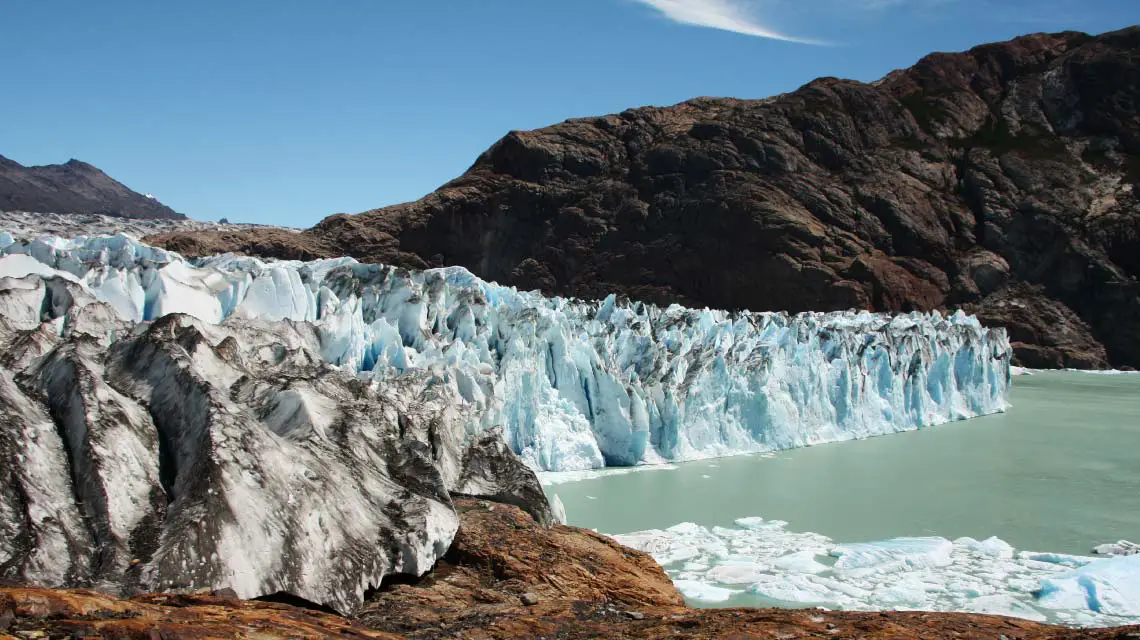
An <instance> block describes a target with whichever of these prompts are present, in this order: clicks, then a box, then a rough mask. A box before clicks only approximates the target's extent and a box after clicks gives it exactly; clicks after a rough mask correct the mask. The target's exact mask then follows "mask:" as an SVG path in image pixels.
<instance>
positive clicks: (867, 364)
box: [0, 234, 1010, 471]
mask: <svg viewBox="0 0 1140 640" xmlns="http://www.w3.org/2000/svg"><path fill="white" fill-rule="evenodd" d="M0 256H3V257H0V276H13V277H20V276H23V275H26V274H27V273H39V274H41V275H49V274H50V273H55V274H57V275H61V276H62V277H66V278H69V279H72V280H78V281H80V282H82V283H83V285H84V286H85V287H86V288H87V289H88V290H89V291H90V292H91V294H92V295H93V296H94V297H95V298H96V299H98V300H100V301H103V302H106V303H107V304H109V305H110V306H112V307H113V308H114V309H115V310H116V311H117V312H118V313H119V314H120V315H121V316H122V317H123V318H124V319H125V320H129V321H134V322H140V321H150V320H154V319H156V318H159V317H161V316H164V315H167V314H172V313H183V314H188V315H191V316H194V317H196V318H198V319H200V320H203V321H206V322H209V323H224V322H226V320H227V319H228V318H239V319H258V320H264V321H292V322H307V323H311V324H312V325H314V326H315V327H316V329H317V331H318V332H319V336H320V350H321V356H322V357H323V358H324V359H325V360H326V361H328V362H329V363H331V364H334V365H337V366H339V367H341V368H344V369H346V370H348V371H350V372H353V373H356V374H358V375H359V376H362V377H364V378H368V379H372V380H376V381H385V380H391V379H393V378H394V377H395V376H399V375H401V374H405V373H408V372H411V371H419V372H426V373H429V374H431V375H434V376H437V377H438V378H439V379H440V381H441V383H443V384H446V385H449V386H450V387H451V388H452V389H453V390H454V391H455V392H456V393H457V395H458V396H459V397H461V398H462V402H464V403H466V404H467V405H468V408H470V409H471V411H469V412H468V415H471V416H473V417H472V419H471V420H472V423H471V424H470V425H469V430H470V432H471V433H477V432H481V431H483V430H486V429H489V428H495V427H501V428H502V430H503V434H504V438H505V439H506V441H507V443H508V445H509V446H510V447H511V448H512V449H513V450H514V451H515V452H516V453H518V454H519V455H520V457H521V458H522V459H523V460H524V461H525V462H526V463H527V464H529V465H530V466H531V467H533V468H535V469H539V470H549V471H574V470H586V469H595V468H600V467H604V466H632V465H639V464H647V463H649V464H653V463H662V462H667V461H680V460H692V459H700V458H709V457H715V456H724V455H732V454H740V453H754V452H761V451H772V450H778V449H787V448H792V447H800V446H806V445H813V444H819V443H824V442H832V441H837V440H848V439H854V438H863V437H868V436H874V435H880V434H886V433H893V432H898V431H905V430H911V429H917V428H920V427H925V426H930V425H936V424H940V423H944V422H948V421H952V420H959V419H963V418H970V417H974V416H979V415H984V414H989V413H994V412H999V411H1003V410H1004V409H1005V408H1006V406H1007V403H1006V399H1005V397H1006V391H1007V389H1008V386H1009V379H1010V378H1009V376H1010V367H1009V343H1008V340H1007V338H1006V335H1005V332H1004V330H995V329H984V328H983V327H982V326H981V325H980V324H979V323H978V321H977V320H976V319H975V318H973V317H971V316H967V315H965V314H963V313H960V312H959V313H955V314H953V315H950V316H947V317H944V316H942V315H940V314H938V313H930V314H921V313H912V314H908V315H902V316H897V317H891V316H887V315H881V314H872V313H868V312H837V313H804V314H799V315H787V314H782V313H749V312H740V313H728V312H723V311H711V310H707V309H706V310H695V309H687V308H683V307H680V306H676V305H674V306H670V307H668V308H659V307H655V306H651V305H646V304H640V303H627V302H621V301H618V300H617V299H615V298H614V297H612V296H611V297H609V298H607V299H606V300H604V301H601V302H581V301H577V300H571V299H563V298H548V297H544V296H542V295H540V294H538V293H536V292H521V291H518V290H516V289H514V288H508V287H503V286H499V285H496V284H493V283H488V282H484V281H482V280H480V279H478V278H476V277H475V276H474V275H472V274H471V273H470V272H468V271H467V270H465V269H462V268H458V267H452V268H446V269H435V270H430V271H425V272H410V271H407V270H403V269H397V268H392V267H386V266H381V265H372V264H359V263H357V262H355V261H354V260H352V259H349V258H343V259H336V260H318V261H314V262H296V261H282V262H274V261H263V260H258V259H255V258H247V257H237V256H233V255H222V256H216V257H212V258H207V259H201V260H194V261H187V260H184V259H183V258H182V257H180V256H179V255H178V254H175V253H172V252H168V251H164V250H162V249H157V248H154V247H150V246H147V245H145V244H142V243H140V242H138V241H137V240H135V239H133V238H131V237H129V236H126V235H119V236H100V237H80V238H76V239H74V240H64V239H60V238H56V237H42V238H39V239H37V240H34V241H30V242H20V241H16V239H15V238H13V237H12V236H10V235H8V234H2V235H0ZM21 272H22V273H21Z"/></svg>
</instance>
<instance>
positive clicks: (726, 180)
mask: <svg viewBox="0 0 1140 640" xmlns="http://www.w3.org/2000/svg"><path fill="white" fill-rule="evenodd" d="M1138 109H1140V28H1131V29H1126V30H1123V31H1117V32H1114V33H1107V34H1103V35H1100V36H1096V37H1092V36H1088V35H1086V34H1082V33H1072V32H1069V33H1059V34H1036V35H1031V36H1026V37H1023V38H1018V39H1016V40H1013V41H1010V42H1005V43H1001V44H993V45H986V46H981V47H978V48H975V49H972V50H970V51H968V52H966V53H958V54H943V53H939V54H933V55H930V56H927V57H926V58H924V59H923V60H921V61H920V62H919V63H918V64H917V65H915V66H914V67H912V68H910V69H906V70H903V71H897V72H894V73H892V74H890V75H888V76H887V77H886V78H884V79H882V80H880V81H878V82H875V83H872V84H864V83H860V82H854V81H848V80H839V79H836V78H823V79H820V80H816V81H814V82H811V83H810V84H808V85H806V86H805V87H803V88H801V89H799V90H798V91H795V92H793V93H789V94H786V95H781V96H778V97H775V98H772V99H768V100H733V99H716V98H700V99H696V100H691V101H689V102H685V103H682V104H679V105H676V106H673V107H666V108H642V109H631V110H628V111H625V112H622V113H621V114H617V115H610V116H605V117H600V118H587V119H580V120H570V121H567V122H564V123H562V124H558V125H555V126H552V127H548V128H545V129H540V130H537V131H514V132H511V133H510V134H508V135H507V136H506V137H504V138H503V139H502V140H500V141H499V142H497V143H496V144H495V145H494V146H493V147H491V149H489V150H488V151H487V152H486V153H484V154H483V155H482V156H481V157H480V158H479V159H478V160H477V161H476V162H475V164H474V166H472V167H471V169H470V170H469V171H468V172H467V173H465V174H464V175H463V176H462V177H460V178H458V179H456V180H454V181H452V182H450V183H448V184H446V185H444V186H443V187H442V188H440V189H439V190H438V191H436V192H435V193H433V194H431V195H429V196H427V197H425V198H423V199H422V200H419V201H417V202H413V203H409V204H403V205H398V206H393V207H388V208H385V209H377V210H375V211H369V212H366V213H363V214H360V215H355V216H349V215H336V216H332V217H330V218H327V219H326V220H324V221H322V222H321V223H320V224H318V225H317V226H316V227H314V228H312V229H310V230H308V231H307V232H305V233H302V234H300V235H290V236H282V237H280V238H278V237H270V236H269V235H265V234H261V233H257V232H254V233H248V234H195V235H193V236H189V237H188V236H186V235H182V234H173V235H165V236H156V237H153V238H151V239H150V241H151V242H157V243H159V244H162V245H164V246H167V247H169V248H172V249H176V250H179V251H183V252H187V253H190V254H201V253H212V252H216V251H221V250H235V251H241V252H247V253H254V254H259V255H267V256H278V257H290V258H296V257H313V256H334V255H341V254H345V255H352V256H355V257H357V258H360V259H362V260H365V261H371V262H385V263H391V264H397V265H402V266H407V267H429V266H442V265H454V264H458V265H463V266H466V267H467V268H469V269H471V270H472V271H473V272H474V273H475V274H476V275H479V276H480V277H483V278H486V279H489V280H496V281H499V282H502V283H507V284H514V285H518V286H520V287H526V288H540V289H542V290H544V291H546V292H548V293H557V294H568V295H573V296H578V297H598V296H603V295H606V294H608V293H611V292H618V293H622V294H626V295H629V296H631V297H634V298H639V299H644V300H648V301H653V302H659V303H668V302H681V303H685V304H689V305H697V306H711V307H718V308H727V309H737V308H748V309H752V310H757V311H761V310H787V311H803V310H834V309H846V308H850V307H859V308H873V309H877V310H882V311H907V310H911V309H933V308H957V307H961V306H967V307H970V308H975V309H976V308H979V307H984V306H986V305H987V304H988V302H989V301H990V299H991V297H995V296H996V297H995V298H993V299H1000V300H1007V301H1009V302H1010V303H1011V304H1010V305H1007V306H1005V307H1000V308H995V309H991V310H988V311H987V312H986V314H985V315H986V319H987V321H988V322H990V323H991V324H996V325H1002V326H1006V327H1009V328H1010V329H1011V330H1012V331H1014V332H1015V333H1018V334H1019V335H1024V336H1027V337H1031V341H1022V343H1021V345H1020V346H1019V347H1018V349H1017V350H1016V354H1017V356H1018V358H1019V359H1020V360H1021V361H1022V362H1023V363H1025V364H1048V365H1051V366H1059V365H1064V366H1081V367H1093V368H1096V367H1105V366H1108V365H1109V364H1113V365H1117V366H1125V365H1131V366H1140V340H1137V339H1136V336H1137V335H1140V283H1137V280H1136V278H1137V276H1138V275H1140V258H1138V257H1137V256H1140V201H1138V199H1137V194H1136V192H1135V185H1136V184H1137V183H1138V182H1140V118H1138V117H1137V112H1138ZM1022 285H1025V286H1022ZM1018 305H1021V306H1022V307H1025V308H1029V309H1036V308H1044V309H1050V310H1052V311H1053V312H1055V313H1053V314H1052V315H1053V316H1054V317H1056V318H1059V319H1061V320H1062V322H1061V323H1060V324H1057V323H1054V322H1043V321H1039V320H1034V319H1031V318H1028V315H1027V314H1024V313H1017V312H1012V311H1011V312H1010V313H1005V312H1003V311H1002V310H1001V309H1008V310H1012V309H1017V308H1020V307H1019V306H1018ZM1076 319H1079V322H1076V321H1070V320H1076Z"/></svg>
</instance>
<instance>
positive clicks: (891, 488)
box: [547, 373, 1140, 554]
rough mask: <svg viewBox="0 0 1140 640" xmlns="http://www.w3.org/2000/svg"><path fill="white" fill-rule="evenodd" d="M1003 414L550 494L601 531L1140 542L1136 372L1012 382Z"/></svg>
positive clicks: (1037, 543)
mask: <svg viewBox="0 0 1140 640" xmlns="http://www.w3.org/2000/svg"><path fill="white" fill-rule="evenodd" d="M1010 400H1011V402H1012V403H1013V407H1012V408H1011V409H1010V410H1009V411H1008V412H1007V413H1005V414H1002V415H996V416H989V417H985V418H978V419H974V420H969V421H964V422H958V423H954V424H949V425H943V426H939V427H933V428H929V429H924V430H922V431H917V432H912V433H904V434H898V435H891V436H885V437H880V438H873V439H869V440H863V441H858V442H844V443H837V444H830V445H824V446H818V447H811V448H807V449H798V450H794V451H783V452H778V453H777V454H775V456H774V457H759V456H749V457H736V458H722V459H718V460H711V461H701V462H693V463H687V464H683V465H678V466H677V468H675V469H671V470H662V471H654V472H644V471H638V472H634V473H629V474H625V475H612V476H606V477H601V478H596V479H590V480H583V481H578V482H572V483H565V484H558V485H554V486H549V487H547V490H548V492H550V493H551V494H554V493H557V494H558V495H559V496H560V497H561V499H562V501H563V503H564V504H565V506H566V511H567V516H568V519H569V522H570V524H573V525H576V526H581V527H587V528H595V529H598V530H599V531H602V532H603V533H626V532H631V531H640V530H645V529H651V528H664V527H669V526H672V525H675V524H677V523H680V522H696V523H699V524H702V525H724V526H730V525H731V524H732V522H733V520H734V519H736V518H740V517H746V516H762V517H764V518H768V519H779V520H786V521H788V522H789V523H790V524H789V526H788V528H789V529H790V530H794V531H812V532H816V533H821V534H823V535H826V536H829V537H831V538H832V539H834V540H839V541H862V540H881V539H886V538H892V537H897V536H932V535H933V536H942V537H946V538H950V539H953V538H956V537H959V536H971V537H974V538H978V539H982V538H986V537H989V536H993V535H996V536H998V537H1001V538H1003V539H1004V540H1006V541H1007V542H1009V543H1010V544H1012V545H1013V546H1014V547H1017V548H1019V549H1034V550H1042V551H1054V552H1063V553H1076V554H1087V553H1088V552H1089V550H1090V548H1091V547H1092V546H1093V545H1096V544H1100V543H1103V542H1109V541H1116V540H1118V539H1132V540H1136V541H1140V375H1093V374H1081V373H1043V374H1037V375H1033V376H1023V377H1017V378H1014V386H1013V389H1012V392H1011V397H1010Z"/></svg>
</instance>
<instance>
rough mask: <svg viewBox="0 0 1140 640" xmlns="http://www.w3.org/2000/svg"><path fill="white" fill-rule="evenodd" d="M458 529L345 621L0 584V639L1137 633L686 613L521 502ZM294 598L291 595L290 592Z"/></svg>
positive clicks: (266, 605) (623, 563)
mask: <svg viewBox="0 0 1140 640" xmlns="http://www.w3.org/2000/svg"><path fill="white" fill-rule="evenodd" d="M455 507H456V510H457V511H458V512H459V514H460V530H459V533H458V534H457V535H456V537H455V541H454V543H453V544H452V546H451V548H450V549H449V551H448V552H447V554H446V556H445V557H444V559H443V560H441V561H440V562H439V563H438V564H437V565H436V567H435V569H434V570H433V571H432V572H431V573H429V574H428V575H427V576H425V577H424V578H422V579H418V580H412V581H407V582H397V583H386V584H384V585H383V586H382V587H381V588H380V589H379V590H378V591H377V592H374V593H371V594H369V596H368V598H367V602H366V604H365V606H364V607H363V608H362V609H361V611H360V612H359V614H357V615H356V616H355V617H354V618H352V619H349V618H343V617H339V616H336V615H333V614H330V613H325V612H323V611H319V610H317V609H315V608H305V607H303V606H294V605H290V604H283V603H278V602H263V601H242V600H239V599H237V598H236V597H233V596H232V595H227V594H226V593H224V592H215V593H212V594H211V593H208V592H204V593H198V594H148V595H140V596H137V597H135V598H132V599H129V600H120V599H116V598H113V597H110V596H106V595H103V594H99V593H95V592H91V591H63V590H49V589H31V588H7V589H0V639H5V640H6V639H7V638H37V637H70V638H80V637H81V638H146V639H148V640H149V639H151V638H249V637H256V638H298V637H336V638H339V637H346V638H347V637H353V638H471V639H475V638H567V639H569V638H785V639H789V640H790V639H791V638H884V639H885V638H932V639H940V638H993V639H994V640H997V639H998V638H1007V639H1008V640H1038V639H1044V638H1049V639H1054V638H1056V639H1061V638H1104V639H1108V638H1140V627H1118V628H1113V629H1098V630H1075V629H1065V628H1060V627H1050V626H1045V625H1040V624H1037V623H1033V622H1029V621H1025V620H1017V619H1011V618H1001V617H996V616H984V615H973V614H951V613H923V612H884V613H854V612H823V611H817V610H768V609H691V608H688V607H686V606H685V605H684V603H683V601H682V598H681V595H680V594H679V593H678V592H677V590H676V589H675V588H674V587H673V585H672V583H671V582H670V581H669V578H668V577H667V576H666V575H665V572H664V571H662V570H661V568H660V567H659V566H657V564H656V563H654V562H653V560H652V559H651V558H650V557H649V556H648V555H646V554H644V553H641V552H638V551H634V550H632V549H628V548H625V547H622V546H621V545H619V544H617V543H615V542H614V541H612V540H610V539H608V538H606V537H604V536H601V535H598V534H596V533H593V532H590V531H586V530H583V529H577V528H574V527H565V526H555V527H553V528H545V527H542V526H540V525H539V524H537V523H536V522H535V521H534V520H533V519H532V518H531V517H530V516H529V515H527V514H526V513H524V512H523V511H522V510H520V509H518V508H516V507H513V506H507V505H503V504H498V503H493V502H487V501H482V500H470V499H459V500H456V502H455ZM297 604H299V605H303V604H304V603H303V602H298V603H297Z"/></svg>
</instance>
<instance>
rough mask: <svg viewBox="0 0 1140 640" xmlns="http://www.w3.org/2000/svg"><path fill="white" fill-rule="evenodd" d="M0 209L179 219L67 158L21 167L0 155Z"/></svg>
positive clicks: (169, 210)
mask: <svg viewBox="0 0 1140 640" xmlns="http://www.w3.org/2000/svg"><path fill="white" fill-rule="evenodd" d="M0 211H30V212H37V213H65V214H74V213H80V214H104V215H111V216H119V217H123V218H164V219H171V220H181V219H185V218H186V216H184V215H182V214H180V213H176V212H175V211H174V210H173V209H171V208H170V207H168V206H166V205H164V204H162V203H161V202H159V201H158V200H155V199H154V198H153V197H151V196H145V195H143V194H141V193H136V192H134V191H131V190H130V189H128V188H127V187H126V186H124V185H123V184H122V183H120V182H117V181H116V180H115V179H113V178H111V176H109V175H107V174H105V173H103V172H102V171H100V170H99V169H97V168H95V167H93V166H91V165H89V164H87V163H86V162H80V161H79V160H68V161H67V162H65V163H64V164H49V165H42V166H33V167H25V166H24V165H22V164H20V163H18V162H15V161H13V160H9V159H8V158H5V157H4V156H0Z"/></svg>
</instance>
